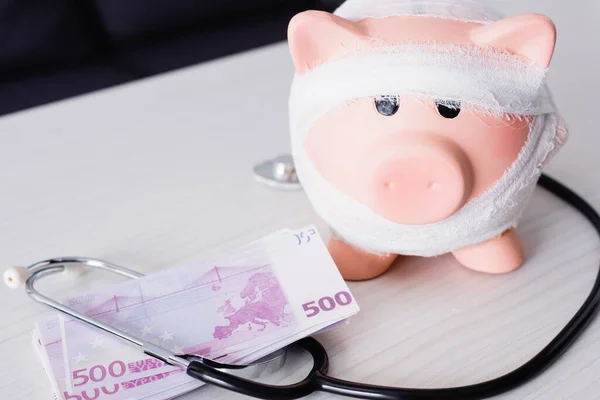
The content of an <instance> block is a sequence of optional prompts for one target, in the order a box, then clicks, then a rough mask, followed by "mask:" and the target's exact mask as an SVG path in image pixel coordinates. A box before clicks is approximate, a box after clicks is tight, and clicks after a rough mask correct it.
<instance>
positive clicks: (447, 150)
mask: <svg viewBox="0 0 600 400" xmlns="http://www.w3.org/2000/svg"><path fill="white" fill-rule="evenodd" d="M472 176H473V174H472V171H471V167H470V164H469V162H468V159H467V157H466V155H465V154H464V153H463V152H462V150H461V149H460V148H459V147H458V146H456V145H454V144H453V143H451V142H448V141H443V140H435V139H429V140H422V141H420V142H415V143H410V144H409V143H406V144H402V145H398V146H397V149H394V151H393V153H392V155H389V156H387V157H384V158H382V159H381V162H380V163H379V164H378V165H377V166H376V167H375V168H374V170H373V175H372V179H371V184H372V188H371V196H370V197H371V204H370V206H371V208H373V210H374V211H375V212H377V213H378V214H379V215H381V216H383V217H384V218H386V219H389V220H391V221H394V222H397V223H402V224H411V225H417V224H429V223H434V222H438V221H441V220H443V219H445V218H448V217H449V216H451V215H452V214H454V213H455V212H456V211H457V210H459V209H460V208H461V207H462V206H463V205H464V204H465V202H466V201H467V199H468V198H469V196H470V191H471V187H472Z"/></svg>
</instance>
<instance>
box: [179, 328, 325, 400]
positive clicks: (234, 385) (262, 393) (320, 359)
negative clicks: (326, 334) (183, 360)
mask: <svg viewBox="0 0 600 400" xmlns="http://www.w3.org/2000/svg"><path fill="white" fill-rule="evenodd" d="M296 345H298V346H300V347H301V348H303V349H304V350H306V351H307V352H308V353H310V355H311V356H312V359H313V367H312V369H311V371H310V372H309V373H308V375H307V377H306V378H304V379H303V380H302V381H300V382H298V383H294V384H290V385H268V384H264V383H258V382H254V381H251V380H248V379H245V378H240V377H237V376H235V375H231V374H229V373H226V372H224V371H221V370H220V369H217V368H216V367H217V365H215V364H216V363H214V361H210V360H203V359H201V360H198V361H192V362H191V363H190V365H189V366H188V367H187V374H188V375H189V376H191V377H192V378H195V379H199V380H201V381H203V382H205V383H210V384H212V385H215V386H218V387H220V388H223V389H226V390H230V391H232V392H237V393H240V394H244V395H247V396H252V397H255V398H259V399H267V400H292V399H299V398H302V397H305V396H308V395H309V394H311V393H313V392H316V391H318V390H322V388H321V378H322V377H323V376H326V374H327V371H328V368H329V359H328V357H327V352H326V351H325V349H324V348H323V346H322V345H321V344H320V343H319V342H318V341H317V340H316V339H313V338H310V337H309V338H304V339H301V340H299V341H297V342H296ZM218 366H219V367H220V368H221V369H223V364H220V365H218Z"/></svg>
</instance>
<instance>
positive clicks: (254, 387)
mask: <svg viewBox="0 0 600 400" xmlns="http://www.w3.org/2000/svg"><path fill="white" fill-rule="evenodd" d="M538 184H539V186H541V187H543V188H545V189H546V190H548V191H549V192H551V193H553V194H555V195H556V196H558V197H559V198H561V199H562V200H564V201H565V202H567V203H568V204H570V205H571V206H573V208H575V209H576V210H577V211H579V212H580V213H581V214H583V215H584V216H585V217H586V218H587V220H588V221H589V222H590V223H591V224H592V226H593V227H594V229H595V230H596V232H597V233H598V235H599V236H600V215H598V213H597V212H596V211H595V210H594V209H593V208H592V207H591V206H590V205H589V204H588V203H587V202H586V201H585V200H584V199H583V198H581V197H580V196H579V195H577V194H576V193H574V192H573V191H572V190H570V189H569V188H567V187H565V186H564V185H562V184H561V183H559V182H558V181H556V180H554V179H553V178H551V177H549V176H547V175H545V174H542V176H541V177H540V180H539V182H538ZM599 305H600V267H599V269H598V274H597V276H596V280H595V282H594V286H593V287H592V290H591V292H590V294H589V295H588V297H587V298H586V300H585V301H584V303H583V304H582V305H581V307H580V308H579V310H578V311H577V313H575V315H574V316H573V317H572V318H571V320H570V321H569V322H568V323H567V324H566V325H565V327H564V328H563V329H562V330H561V331H560V332H559V333H558V334H557V335H556V337H554V339H552V341H550V343H548V344H547V345H546V346H545V347H544V348H543V349H542V350H541V351H540V352H539V353H537V354H536V355H535V356H534V357H533V358H531V359H530V360H529V361H527V362H526V363H525V364H523V365H521V366H520V367H518V368H517V369H515V370H513V371H511V372H509V373H507V374H505V375H502V376H500V377H498V378H494V379H492V380H489V381H486V382H481V383H476V384H472V385H466V386H459V387H451V388H439V389H411V388H400V387H386V386H376V385H369V384H364V383H359V382H350V381H345V380H341V379H337V378H333V377H330V376H328V375H327V372H328V369H329V358H328V356H327V352H326V351H325V349H324V348H323V346H322V345H321V344H320V343H319V342H318V341H317V340H316V339H314V338H305V339H301V340H300V341H298V342H296V344H297V345H298V346H300V347H301V348H302V349H304V350H305V351H307V352H308V353H309V354H310V355H311V356H312V358H313V367H312V369H311V371H310V372H309V374H308V375H307V377H306V378H305V379H304V380H302V381H300V382H298V383H294V384H290V385H281V386H278V385H270V384H264V383H259V382H254V381H251V380H248V379H244V378H240V377H237V376H235V375H232V374H229V373H226V372H224V371H222V369H238V368H239V367H236V366H232V365H229V366H228V365H224V364H220V363H216V362H214V361H211V360H207V359H199V360H198V359H194V360H193V361H191V363H190V364H189V366H188V368H187V374H188V375H189V376H191V377H193V378H196V379H199V380H201V381H203V382H205V383H208V384H212V385H215V386H218V387H221V388H223V389H227V390H230V391H233V392H237V393H241V394H244V395H247V396H251V397H255V398H260V399H269V400H291V399H299V398H302V397H305V396H307V395H309V394H311V393H314V392H318V391H321V392H328V393H333V394H337V395H343V396H347V397H354V398H359V399H378V400H408V399H410V400H412V399H461V400H462V399H464V400H469V399H485V398H489V397H492V396H496V395H499V394H501V393H504V392H507V391H509V390H511V389H514V388H516V387H517V386H520V385H522V384H524V383H526V382H527V381H529V380H531V379H533V378H535V377H536V376H537V375H539V374H540V373H542V372H543V371H544V370H545V369H546V368H548V367H550V365H552V364H553V363H554V362H555V361H556V360H557V359H558V358H559V356H560V355H561V354H563V353H564V352H565V351H566V350H567V349H568V348H569V346H570V345H571V344H572V343H573V342H574V341H575V339H577V337H578V336H579V335H580V334H581V333H582V332H583V331H584V330H585V328H586V327H587V325H588V324H589V323H590V321H591V320H592V318H593V317H594V315H595V314H596V312H597V310H598V307H599ZM190 359H192V357H190Z"/></svg>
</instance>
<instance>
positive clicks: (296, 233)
mask: <svg viewBox="0 0 600 400" xmlns="http://www.w3.org/2000/svg"><path fill="white" fill-rule="evenodd" d="M65 304H66V305H68V306H70V307H72V308H74V309H76V310H77V311H79V312H81V313H83V314H85V315H88V316H92V317H94V318H96V319H98V320H99V321H102V322H104V323H106V324H108V325H110V326H112V327H115V328H118V329H120V330H122V331H124V332H127V333H129V334H131V335H133V336H137V337H139V338H142V339H144V340H147V341H149V342H151V343H154V344H156V345H158V346H161V347H163V348H165V349H168V350H170V351H172V352H174V353H176V354H183V353H186V354H197V355H200V356H203V357H207V358H210V359H213V360H216V361H221V362H225V363H234V364H236V363H240V364H246V363H251V362H253V361H254V360H257V359H259V358H261V357H264V356H265V355H268V354H269V353H271V352H273V351H276V350H278V349H281V348H283V347H285V346H287V345H288V344H290V343H293V342H295V341H296V340H298V339H300V338H302V337H306V336H310V335H312V334H314V333H316V332H320V331H323V330H326V329H328V328H329V329H330V328H331V327H332V326H339V324H343V323H345V321H347V319H348V318H349V317H351V316H352V315H354V314H356V313H357V312H358V311H359V307H358V305H357V303H356V300H355V299H354V298H353V296H352V294H351V292H350V290H349V289H348V287H347V285H346V283H345V282H344V280H343V279H342V277H341V275H340V274H339V272H338V270H337V268H336V266H335V264H334V262H333V260H332V259H331V257H330V255H329V253H328V251H327V248H326V246H325V244H324V243H323V241H322V239H321V237H320V235H319V233H318V232H317V230H316V228H315V227H313V226H309V227H306V228H303V229H299V230H282V231H278V232H275V233H274V234H271V235H268V236H266V237H264V238H262V239H259V240H256V241H254V242H251V243H249V244H247V245H244V246H242V247H240V248H237V249H234V250H231V251H228V252H225V253H221V254H215V255H210V256H206V257H202V258H198V259H194V260H190V261H188V262H185V263H183V264H181V265H178V266H176V267H173V268H169V269H166V270H163V271H161V272H157V273H154V274H151V275H147V276H145V277H142V278H140V279H136V280H129V281H126V282H123V283H120V284H117V285H114V286H111V287H109V288H106V289H102V290H100V291H95V292H89V293H82V294H79V295H77V296H75V297H72V298H69V299H67V300H66V301H65ZM59 326H60V327H61V333H60V336H61V339H62V341H61V345H62V357H63V370H64V375H65V387H66V388H67V389H68V390H72V391H73V390H76V391H85V390H92V389H94V388H96V387H97V383H98V382H99V381H100V382H102V383H103V384H106V385H122V384H123V382H132V381H136V379H137V380H140V379H150V378H151V377H156V376H163V375H166V377H167V378H171V375H172V374H175V375H176V374H177V373H178V372H180V370H179V369H178V368H176V367H172V366H169V365H166V364H165V363H163V362H161V361H159V360H156V359H154V358H151V357H149V356H147V355H145V354H144V353H143V352H141V351H140V349H139V348H136V347H134V346H130V345H128V344H126V343H125V342H123V341H121V340H120V339H117V338H115V337H111V336H110V335H107V334H106V333H104V332H102V331H99V330H97V329H94V328H91V327H89V326H87V325H85V324H83V323H81V322H79V321H76V320H72V319H69V318H63V319H62V320H61V322H60V323H59ZM187 379H188V381H187V382H188V383H189V382H190V381H189V379H191V378H187ZM183 381H185V379H183ZM169 382H172V379H166V378H165V379H164V383H162V384H161V385H162V386H163V387H165V386H164V385H168V384H169Z"/></svg>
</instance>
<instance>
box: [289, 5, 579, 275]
mask: <svg viewBox="0 0 600 400" xmlns="http://www.w3.org/2000/svg"><path fill="white" fill-rule="evenodd" d="M288 39H289V46H290V52H291V56H292V59H293V62H294V66H295V69H296V75H295V77H294V82H293V84H292V88H291V94H290V102H289V111H290V115H289V117H290V131H291V143H292V154H293V157H294V163H295V168H296V172H297V175H298V178H299V179H300V182H301V184H302V186H303V188H304V190H305V192H306V194H307V196H308V198H309V200H310V202H311V204H312V205H313V207H314V209H315V210H316V212H317V213H318V214H319V216H320V217H321V218H322V219H323V220H324V221H325V222H326V223H327V224H328V225H329V226H330V227H331V230H332V234H333V235H332V236H333V238H332V239H331V242H330V243H329V250H330V252H331V255H332V257H333V259H334V261H335V262H336V264H337V266H338V268H339V270H340V272H341V273H342V275H343V276H344V278H345V279H348V280H363V279H369V278H373V277H375V276H378V275H380V274H382V273H383V272H385V271H386V270H387V269H388V268H389V267H390V265H391V264H392V263H393V262H394V260H395V259H396V258H397V257H398V256H399V255H406V256H423V257H432V256H437V255H441V254H445V253H449V252H451V253H452V254H453V255H454V256H455V257H456V259H457V260H458V261H459V262H460V263H461V264H463V265H464V266H466V267H468V268H471V269H474V270H477V271H482V272H488V273H506V272H509V271H513V270H515V269H516V268H518V267H519V266H521V265H522V263H523V262H524V251H523V247H522V245H521V242H520V239H519V237H518V234H517V232H516V229H515V227H516V226H517V223H518V221H519V219H520V217H521V215H522V213H523V210H524V208H525V206H526V204H527V202H528V201H529V199H530V197H531V195H532V192H533V190H534V188H535V185H536V183H537V180H538V178H539V176H540V174H541V172H542V169H543V168H544V166H545V165H546V164H547V163H548V161H549V160H550V159H551V158H552V156H553V155H554V154H555V153H556V151H557V150H558V149H560V147H561V146H562V145H563V144H564V142H565V140H566V139H567V130H566V127H565V125H564V123H563V121H562V119H561V117H560V116H559V114H558V112H557V110H556V107H555V105H554V103H553V101H552V96H551V93H550V91H549V89H548V87H547V84H546V79H545V78H546V72H547V68H548V65H549V64H550V60H551V58H552V54H553V51H554V45H555V41H556V30H555V27H554V24H553V23H552V21H551V20H550V19H548V18H547V17H544V16H542V15H535V14H531V15H520V16H516V17H511V18H504V19H503V18H501V17H499V16H498V15H496V14H495V13H494V12H493V11H490V10H488V9H485V8H483V6H482V5H481V4H479V3H476V2H471V1H445V2H444V1H440V0H436V1H418V0H348V1H346V2H345V3H344V4H342V6H341V7H340V8H338V10H336V12H335V13H334V14H330V13H326V12H320V11H307V12H303V13H301V14H298V15H297V16H295V17H294V18H293V19H292V21H291V22H290V25H289V32H288Z"/></svg>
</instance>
